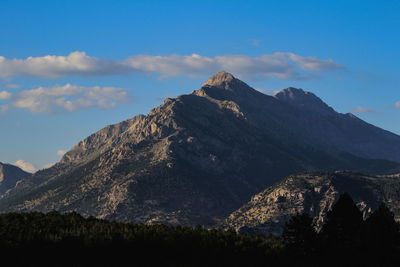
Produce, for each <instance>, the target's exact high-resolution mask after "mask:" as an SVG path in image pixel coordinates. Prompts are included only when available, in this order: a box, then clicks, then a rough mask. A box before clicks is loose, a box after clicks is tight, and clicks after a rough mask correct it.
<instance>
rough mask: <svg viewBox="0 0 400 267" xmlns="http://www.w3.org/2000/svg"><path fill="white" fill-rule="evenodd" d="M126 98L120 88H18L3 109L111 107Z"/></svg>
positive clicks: (62, 86) (48, 111) (56, 110)
mask: <svg viewBox="0 0 400 267" xmlns="http://www.w3.org/2000/svg"><path fill="white" fill-rule="evenodd" d="M127 101H129V96H128V93H127V91H126V90H125V89H122V88H116V87H100V86H93V87H85V86H76V85H71V84H66V85H61V86H54V87H48V88H46V87H39V88H35V89H32V90H25V91H21V92H19V93H18V94H16V95H15V97H14V98H12V102H11V103H10V104H8V105H3V109H4V110H3V111H7V110H8V109H10V108H21V109H27V110H29V111H31V112H45V113H56V112H62V111H68V112H72V111H77V110H81V109H87V108H93V107H95V108H100V109H110V108H113V107H115V106H116V105H117V104H119V103H123V102H127Z"/></svg>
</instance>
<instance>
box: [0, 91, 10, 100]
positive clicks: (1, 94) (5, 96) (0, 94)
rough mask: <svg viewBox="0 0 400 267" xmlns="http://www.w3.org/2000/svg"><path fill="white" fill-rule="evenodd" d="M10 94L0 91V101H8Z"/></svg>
mask: <svg viewBox="0 0 400 267" xmlns="http://www.w3.org/2000/svg"><path fill="white" fill-rule="evenodd" d="M11 96H12V94H11V93H10V92H7V91H0V100H2V99H10V98H11Z"/></svg>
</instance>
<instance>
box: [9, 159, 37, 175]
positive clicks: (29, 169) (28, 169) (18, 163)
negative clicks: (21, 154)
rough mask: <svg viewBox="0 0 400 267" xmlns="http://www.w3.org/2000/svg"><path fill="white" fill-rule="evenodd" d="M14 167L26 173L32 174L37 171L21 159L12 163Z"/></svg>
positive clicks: (33, 166)
mask: <svg viewBox="0 0 400 267" xmlns="http://www.w3.org/2000/svg"><path fill="white" fill-rule="evenodd" d="M14 165H15V166H17V167H19V168H21V169H23V170H24V171H26V172H30V173H34V172H36V171H37V167H36V166H35V165H34V164H32V163H29V162H26V161H24V160H22V159H20V160H17V161H16V162H14Z"/></svg>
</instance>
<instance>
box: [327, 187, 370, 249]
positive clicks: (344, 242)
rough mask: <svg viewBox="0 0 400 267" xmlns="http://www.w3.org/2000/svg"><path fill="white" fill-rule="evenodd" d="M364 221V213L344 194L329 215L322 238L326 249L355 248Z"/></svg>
mask: <svg viewBox="0 0 400 267" xmlns="http://www.w3.org/2000/svg"><path fill="white" fill-rule="evenodd" d="M362 221H363V216H362V212H361V211H360V210H359V209H358V207H357V206H356V205H355V204H354V202H353V199H352V198H351V197H350V195H349V194H347V193H344V194H342V195H341V196H340V197H339V199H338V201H337V202H336V203H335V204H334V205H333V206H332V209H331V210H330V211H329V212H328V213H327V216H326V223H325V224H324V226H323V227H322V230H321V234H320V235H321V237H322V241H323V243H324V244H325V246H326V247H330V248H331V249H337V250H343V251H345V250H348V249H350V248H354V246H355V243H356V238H357V236H358V232H359V230H360V226H361V223H362Z"/></svg>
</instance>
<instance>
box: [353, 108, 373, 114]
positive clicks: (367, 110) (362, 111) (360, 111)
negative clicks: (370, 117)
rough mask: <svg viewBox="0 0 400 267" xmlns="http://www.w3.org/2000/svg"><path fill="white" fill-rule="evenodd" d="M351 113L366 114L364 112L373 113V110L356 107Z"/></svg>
mask: <svg viewBox="0 0 400 267" xmlns="http://www.w3.org/2000/svg"><path fill="white" fill-rule="evenodd" d="M352 112H353V113H366V112H374V110H373V109H371V108H365V107H356V108H354V109H353V110H352Z"/></svg>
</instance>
